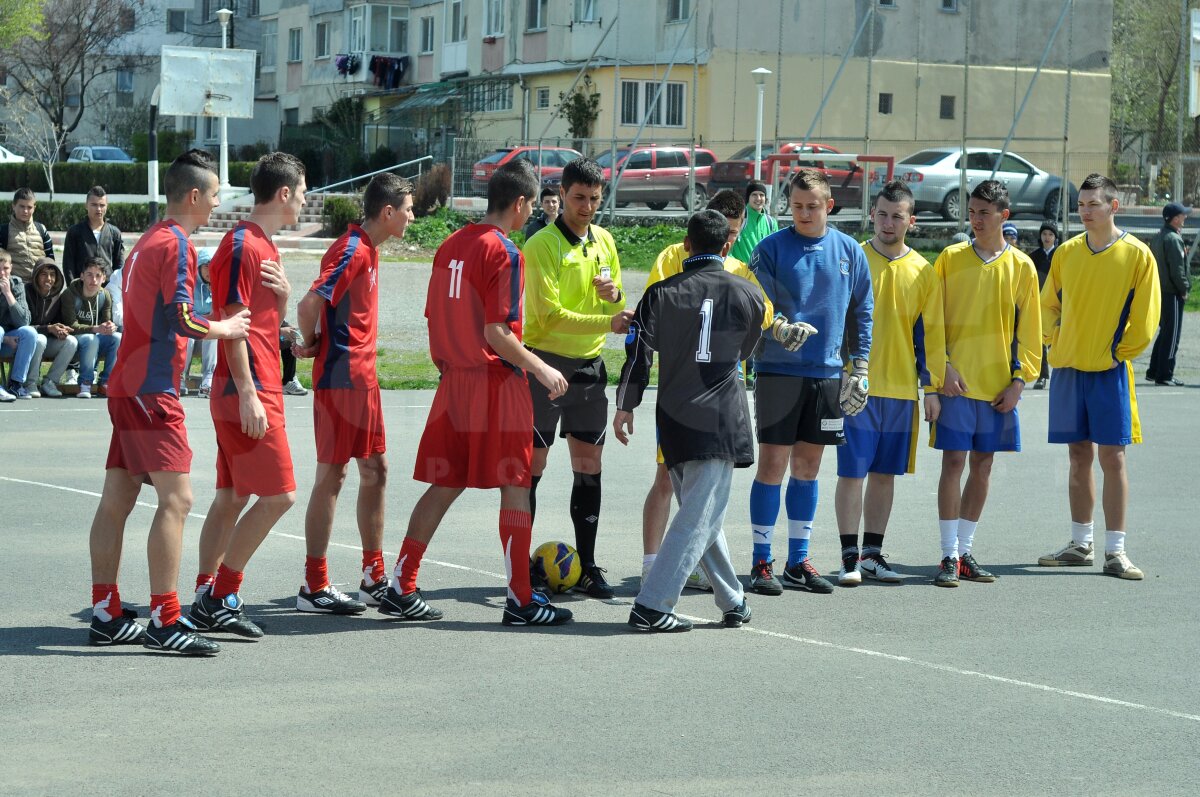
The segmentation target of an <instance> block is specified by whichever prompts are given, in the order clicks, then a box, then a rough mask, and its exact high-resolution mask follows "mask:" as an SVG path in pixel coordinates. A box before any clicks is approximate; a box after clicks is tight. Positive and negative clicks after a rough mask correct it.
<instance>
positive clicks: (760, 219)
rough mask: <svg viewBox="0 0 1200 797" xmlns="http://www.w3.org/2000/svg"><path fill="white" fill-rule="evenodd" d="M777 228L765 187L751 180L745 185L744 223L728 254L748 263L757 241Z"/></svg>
mask: <svg viewBox="0 0 1200 797" xmlns="http://www.w3.org/2000/svg"><path fill="white" fill-rule="evenodd" d="M778 229H779V224H778V222H776V221H775V217H774V216H772V215H771V212H770V211H769V210H768V209H767V187H766V186H765V185H763V184H762V183H760V182H758V181H753V182H751V183H750V185H748V186H746V223H745V224H743V225H742V231H741V233H739V234H738V239H737V243H735V244H734V245H733V248H732V249H730V250H729V256H730V257H733V258H737V259H738V260H740V261H742V262H743V263H749V262H750V256H751V255H752V254H754V247H756V246H758V242H759V241H761V240H762V239H763V238H766V237H767V236H768V235H770V234H771V233H773V232H776V231H777V230H778Z"/></svg>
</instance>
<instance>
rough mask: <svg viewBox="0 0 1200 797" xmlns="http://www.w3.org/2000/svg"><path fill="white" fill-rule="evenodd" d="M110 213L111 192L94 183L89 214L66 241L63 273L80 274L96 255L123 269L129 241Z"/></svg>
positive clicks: (111, 267)
mask: <svg viewBox="0 0 1200 797" xmlns="http://www.w3.org/2000/svg"><path fill="white" fill-rule="evenodd" d="M107 213H108V194H107V193H106V192H105V190H104V188H103V187H101V186H98V185H94V186H92V187H91V189H90V190H89V191H88V193H87V218H86V219H84V220H83V221H81V222H79V223H78V224H73V225H71V227H69V228H68V229H67V238H66V240H65V241H64V242H63V255H62V258H63V273H65V274H66V276H67V279H69V280H73V279H75V278H77V277H79V276H80V274H81V272H82V271H83V267H84V266H85V265H86V264H87V262H88V261H89V260H91V259H92V258H93V257H102V258H104V259H105V260H106V261H108V267H109V270H110V271H112V270H114V269H119V268H120V267H121V264H123V263H124V262H125V242H124V240H122V238H121V231H120V230H118V229H117V228H116V227H115V226H114V225H112V224H109V223H108V222H107V221H105V220H104V217H105V214H107ZM109 292H110V293H111V292H112V291H111V290H110V291H109ZM114 299H115V296H114ZM118 326H120V324H119V323H118Z"/></svg>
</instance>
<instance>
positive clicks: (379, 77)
mask: <svg viewBox="0 0 1200 797" xmlns="http://www.w3.org/2000/svg"><path fill="white" fill-rule="evenodd" d="M367 71H368V72H370V73H371V74H372V75H374V76H375V81H374V82H375V85H376V86H379V87H381V88H385V89H395V88H399V87H400V84H401V83H402V82H404V73H405V72H407V71H408V56H407V55H402V56H400V57H399V58H389V57H388V56H386V55H374V56H371V62H370V63H369V64H367Z"/></svg>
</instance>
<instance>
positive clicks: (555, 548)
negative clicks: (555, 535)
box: [533, 542, 583, 592]
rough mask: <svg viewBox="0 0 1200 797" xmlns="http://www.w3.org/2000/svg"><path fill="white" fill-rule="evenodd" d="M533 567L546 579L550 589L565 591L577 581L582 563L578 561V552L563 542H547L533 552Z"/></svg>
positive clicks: (580, 573)
mask: <svg viewBox="0 0 1200 797" xmlns="http://www.w3.org/2000/svg"><path fill="white" fill-rule="evenodd" d="M533 569H534V572H536V573H537V574H538V575H540V576H542V577H543V578H545V579H546V583H547V584H549V585H550V589H552V590H554V591H555V592H566V591H567V590H569V589H570V588H571V587H573V586H575V585H576V584H578V583H579V577H580V576H581V575H583V565H581V564H580V563H579V552H578V551H576V550H575V549H574V548H572V547H571V546H570V545H567V544H566V543H565V542H547V543H543V544H541V545H539V546H538V547H537V550H536V551H534V552H533Z"/></svg>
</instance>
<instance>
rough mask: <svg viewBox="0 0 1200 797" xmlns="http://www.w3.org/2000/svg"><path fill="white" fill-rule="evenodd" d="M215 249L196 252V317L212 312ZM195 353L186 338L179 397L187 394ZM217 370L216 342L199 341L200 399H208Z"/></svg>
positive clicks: (193, 345)
mask: <svg viewBox="0 0 1200 797" xmlns="http://www.w3.org/2000/svg"><path fill="white" fill-rule="evenodd" d="M216 251H217V250H216V249H214V248H213V247H211V246H206V247H204V248H202V249H197V250H196V271H197V272H199V274H200V279H199V280H197V281H196V292H195V295H193V296H192V309H193V310H194V311H195V312H196V315H202V316H205V317H209V316H211V315H212V311H213V297H212V283H211V282H210V281H209V268H208V264H209V263H210V262H211V261H212V257H213V254H215V253H216ZM195 352H196V341H195V339H194V338H188V342H187V358H186V359H185V360H184V361H183V376H181V377H180V378H179V395H181V396H186V395H187V394H188V387H187V383H188V378H189V377H190V376H191V373H192V355H193V354H195ZM216 368H217V342H216V341H215V340H202V341H200V390H199V391H198V395H199V396H200V398H208V394H209V392H210V391H211V390H212V378H213V371H215V370H216Z"/></svg>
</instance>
